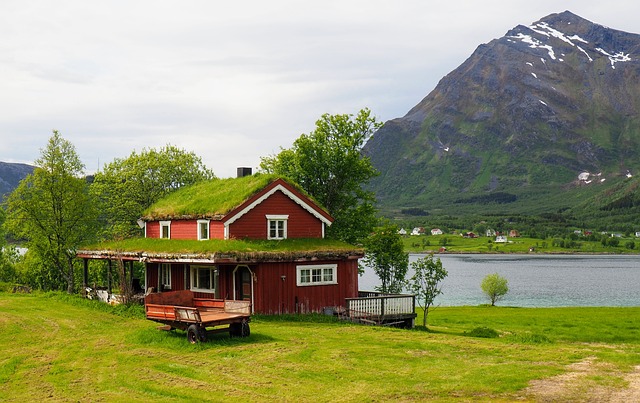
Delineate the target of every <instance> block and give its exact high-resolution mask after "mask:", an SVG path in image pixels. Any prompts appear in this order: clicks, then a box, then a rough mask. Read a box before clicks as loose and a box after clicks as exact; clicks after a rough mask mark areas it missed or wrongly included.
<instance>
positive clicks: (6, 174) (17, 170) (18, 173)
mask: <svg viewBox="0 0 640 403" xmlns="http://www.w3.org/2000/svg"><path fill="white" fill-rule="evenodd" d="M33 168H34V167H33V166H31V165H27V164H16V163H10V162H1V161H0V201H1V200H3V199H4V197H5V196H6V195H8V194H9V193H11V192H12V191H13V189H15V188H16V186H18V183H20V181H21V180H22V179H24V178H25V177H26V176H27V175H29V174H30V173H32V172H33Z"/></svg>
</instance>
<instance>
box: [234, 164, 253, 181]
mask: <svg viewBox="0 0 640 403" xmlns="http://www.w3.org/2000/svg"><path fill="white" fill-rule="evenodd" d="M251 175H252V174H251V168H247V167H239V168H238V173H237V177H238V178H242V177H243V176H251Z"/></svg>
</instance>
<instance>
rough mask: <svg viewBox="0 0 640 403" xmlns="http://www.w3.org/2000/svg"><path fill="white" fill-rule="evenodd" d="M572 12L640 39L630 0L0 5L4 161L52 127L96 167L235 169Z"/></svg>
mask: <svg viewBox="0 0 640 403" xmlns="http://www.w3.org/2000/svg"><path fill="white" fill-rule="evenodd" d="M565 10H570V11H571V12H573V13H575V14H578V15H580V16H581V17H583V18H586V19H588V20H590V21H593V22H596V23H599V24H602V25H606V26H609V27H612V28H616V29H619V30H623V31H628V32H633V33H640V20H639V19H638V16H640V2H637V1H630V0H608V1H602V0H598V1H595V0H580V1H557V0H536V1H531V0H528V1H520V0H512V1H497V0H484V1H477V0H468V1H462V0H449V1H425V0H412V1H402V0H394V1H391V0H389V1H376V0H363V1H349V0H338V1H333V0H322V1H294V0H292V1H283V0H271V1H263V0H258V1H224V2H222V1H213V0H208V1H204V0H203V1H189V0H184V1H158V0H154V1H136V0H127V1H113V0H110V1H89V0H78V1H65V0H57V1H50V0H45V1H30V0H17V1H14V0H2V3H1V4H0V38H2V39H1V40H0V139H1V141H0V161H5V162H26V163H32V162H33V161H34V160H35V159H36V158H38V157H39V156H40V150H41V149H42V148H43V147H44V146H45V145H46V143H47V140H48V139H49V137H50V136H51V132H52V130H53V129H57V130H59V131H60V132H61V134H62V135H63V137H64V138H66V139H67V140H69V141H71V142H72V143H73V144H74V145H75V147H76V150H77V152H78V154H79V155H80V157H81V158H82V160H83V162H84V163H85V165H86V170H87V172H88V173H91V172H95V171H96V170H98V169H99V168H100V167H102V166H103V165H104V164H105V163H108V162H111V161H113V159H114V158H116V157H126V156H127V155H129V154H130V153H131V152H132V151H134V150H136V151H138V152H139V151H141V150H142V149H143V148H144V147H147V148H159V147H162V146H164V145H166V144H173V145H176V146H178V147H180V148H183V149H186V150H188V151H194V152H195V153H196V154H198V155H199V156H200V157H201V158H202V160H203V162H204V163H205V164H206V165H207V166H208V167H209V168H211V169H212V170H213V171H214V173H215V174H216V175H217V176H219V177H229V176H234V175H235V170H236V167H238V166H250V167H254V168H255V167H256V166H257V165H258V164H259V161H260V157H261V156H267V155H270V154H273V153H276V152H278V150H279V148H280V147H285V148H288V147H290V146H291V144H292V142H293V141H294V140H295V139H296V138H297V137H298V136H299V135H300V134H302V133H309V132H310V131H312V130H313V129H314V125H315V121H316V120H317V119H318V118H319V117H320V116H321V115H322V114H323V113H331V114H337V113H351V114H355V113H357V112H358V111H359V110H360V109H362V108H364V107H368V108H370V109H371V110H372V111H373V113H374V115H375V116H376V117H377V118H378V120H380V121H387V120H390V119H393V118H396V117H400V116H403V115H404V114H405V113H406V112H408V111H409V109H411V107H413V106H414V105H416V104H417V103H418V102H419V101H420V100H421V99H422V98H424V97H425V96H426V95H427V94H428V93H429V92H431V90H433V88H434V87H435V86H436V84H437V83H438V81H439V80H440V79H441V78H442V77H443V76H445V75H446V74H447V73H449V72H450V71H452V70H453V69H455V68H456V67H457V66H459V65H460V64H461V63H462V62H463V61H464V60H465V59H466V58H467V57H469V56H470V55H471V53H472V52H473V51H474V50H475V48H476V47H477V46H478V45H480V44H482V43H487V42H489V41H491V40H492V39H495V38H499V37H501V36H503V35H504V34H505V33H506V32H507V31H508V30H509V29H511V28H513V27H515V26H516V25H519V24H524V25H529V24H531V23H532V22H535V21H537V20H539V19H541V18H542V17H544V16H546V15H548V14H551V13H557V12H562V11H565Z"/></svg>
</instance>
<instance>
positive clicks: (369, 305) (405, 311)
mask: <svg viewBox="0 0 640 403" xmlns="http://www.w3.org/2000/svg"><path fill="white" fill-rule="evenodd" d="M358 295H359V297H358V298H347V299H346V310H345V312H344V314H343V315H342V317H343V318H344V319H347V320H351V321H354V322H360V323H366V324H371V325H382V326H398V327H405V328H413V327H414V325H415V318H416V317H417V316H418V315H417V314H416V298H415V296H414V295H402V294H382V293H378V292H372V291H359V292H358Z"/></svg>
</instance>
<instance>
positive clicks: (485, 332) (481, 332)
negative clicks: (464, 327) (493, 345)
mask: <svg viewBox="0 0 640 403" xmlns="http://www.w3.org/2000/svg"><path fill="white" fill-rule="evenodd" d="M464 334H465V335H467V336H470V337H481V338H483V339H495V338H496V337H498V336H499V334H498V332H497V331H495V330H494V329H491V328H490V327H476V328H475V329H473V330H471V331H470V332H465V333H464Z"/></svg>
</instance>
